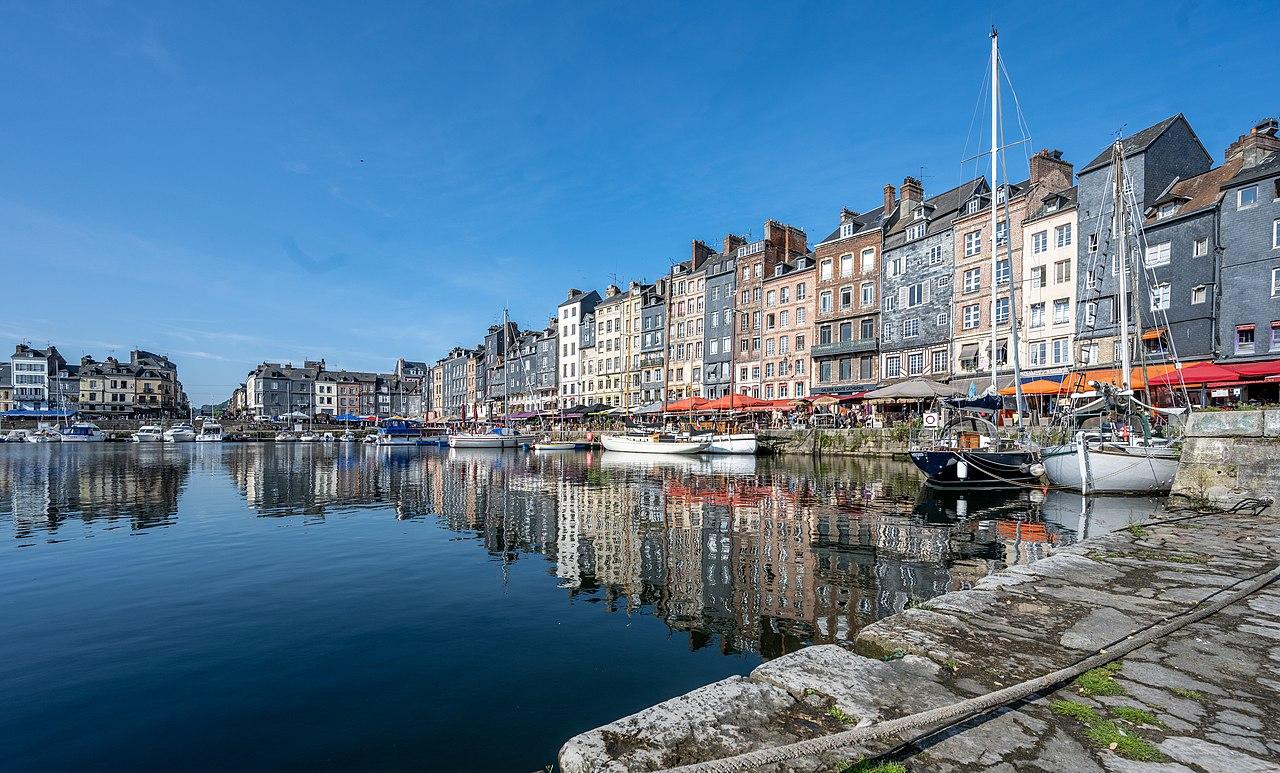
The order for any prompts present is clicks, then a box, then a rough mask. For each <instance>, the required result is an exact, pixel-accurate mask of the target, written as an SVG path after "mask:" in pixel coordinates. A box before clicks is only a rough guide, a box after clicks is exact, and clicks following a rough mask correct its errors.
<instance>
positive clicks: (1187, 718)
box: [560, 514, 1280, 773]
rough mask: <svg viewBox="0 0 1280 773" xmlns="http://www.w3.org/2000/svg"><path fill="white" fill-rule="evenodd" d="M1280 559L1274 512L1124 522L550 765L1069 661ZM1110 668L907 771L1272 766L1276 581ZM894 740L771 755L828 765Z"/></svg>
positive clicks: (879, 716) (659, 762)
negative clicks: (850, 644) (851, 646)
mask: <svg viewBox="0 0 1280 773" xmlns="http://www.w3.org/2000/svg"><path fill="white" fill-rule="evenodd" d="M1277 563H1280V518H1278V517H1276V516H1274V515H1266V514H1264V515H1262V516H1256V517H1255V516H1239V515H1214V516H1204V517H1199V518H1195V519H1192V520H1188V521H1183V522H1181V523H1169V524H1160V525H1154V524H1148V525H1144V526H1140V527H1131V528H1130V529H1128V530H1124V531H1119V532H1115V533H1112V534H1108V535H1104V536H1101V537H1098V538H1094V539H1090V540H1087V541H1085V542H1082V543H1080V544H1078V545H1074V546H1072V547H1070V548H1067V549H1066V550H1064V551H1062V552H1060V553H1058V554H1055V555H1053V556H1050V557H1048V558H1046V559H1043V560H1041V561H1039V562H1036V563H1034V564H1031V565H1029V566H1020V567H1015V568H1012V569H1008V570H1006V571H1004V572H1001V573H999V574H996V575H993V576H991V577H989V578H986V579H984V580H982V581H980V582H979V583H977V584H976V586H975V587H974V588H973V589H972V590H967V591H959V592H955V593H949V594H946V595H943V596H940V597H938V598H936V599H933V600H931V601H930V602H927V603H926V604H923V605H921V606H920V607H916V608H912V609H908V610H906V611H905V612H903V613H902V614H899V615H895V616H893V617H890V618H886V619H885V620H882V621H879V622H877V623H875V624H873V625H871V626H868V627H867V628H866V629H864V630H863V631H862V632H861V633H860V634H859V636H858V639H857V642H856V645H855V647H856V649H857V653H853V652H849V651H847V650H844V649H842V648H840V647H837V646H834V645H827V646H821V647H810V648H806V649H804V650H801V651H799V652H796V653H792V654H790V655H786V656H783V657H781V658H777V659H775V660H772V661H770V662H768V663H765V664H763V665H761V666H759V667H758V668H756V669H755V670H754V671H753V672H752V673H751V674H750V676H748V677H739V678H735V679H730V680H725V681H723V682H718V683H716V684H714V685H709V686H707V687H703V688H701V689H699V690H695V691H694V692H692V693H689V694H688V695H685V696H680V697H678V698H675V699H672V700H670V701H666V702H664V703H662V704H659V705H658V706H655V707H652V708H650V709H646V710H644V711H641V712H639V713H637V714H634V715H632V716H630V717H626V718H624V719H621V720H618V721H617V722H613V723H611V724H609V725H605V726H604V727H601V728H597V729H596V730H592V731H590V732H587V733H584V734H582V735H579V736H577V737H575V738H573V739H571V740H570V741H569V742H568V743H566V744H565V746H564V748H563V749H562V751H561V755H560V763H561V766H562V767H563V769H564V770H565V771H569V772H571V773H577V772H578V771H589V770H591V771H606V770H632V771H649V770H659V769H662V768H664V767H670V766H671V765H675V764H684V763H688V762H694V761H699V760H706V759H714V758H717V757H721V756H726V755H728V754H731V753H741V752H744V751H749V750H752V749H758V748H763V747H768V746H775V745H778V744H781V743H787V742H790V741H796V740H801V739H803V738H810V737H813V736H815V735H821V734H826V733H831V732H835V731H838V730H842V729H847V728H849V727H852V726H855V725H857V724H865V723H870V722H874V721H879V720H883V719H888V718H894V717H899V716H903V715H906V714H912V713H915V712H918V711H923V710H925V709H928V708H932V707H935V706H939V705H945V704H948V703H953V702H955V701H957V700H960V699H962V698H964V697H968V696H972V695H978V694H983V693H986V692H989V691H991V690H994V689H998V688H1000V687H1005V686H1008V685H1011V684H1014V683H1017V682H1020V681H1023V680H1025V679H1030V678H1033V677H1036V676H1039V675H1041V674H1044V673H1047V672H1050V671H1053V670H1056V669H1058V668H1061V667H1064V666H1066V665H1069V664H1070V663H1072V662H1075V661H1077V660H1078V659H1080V658H1081V657H1084V656H1085V655H1087V654H1090V653H1092V652H1093V651H1094V650H1095V649H1097V648H1099V647H1102V646H1104V645H1106V644H1108V643H1110V642H1111V641H1115V640H1117V639H1120V638H1122V637H1124V636H1127V635H1129V634H1131V633H1134V632H1137V631H1139V630H1141V629H1145V628H1146V627H1149V626H1151V625H1153V624H1155V623H1157V622H1159V621H1161V620H1162V619H1164V618H1165V617H1166V616H1170V615H1176V614H1178V613H1180V612H1182V611H1185V610H1187V609H1189V608H1191V607H1193V606H1194V605H1195V604H1196V603H1198V602H1199V601H1201V600H1202V599H1204V598H1205V597H1207V596H1208V595H1210V594H1212V593H1214V592H1216V591H1218V590H1220V589H1221V588H1223V587H1225V586H1229V585H1230V584H1232V583H1234V582H1236V581H1239V580H1242V579H1245V578H1248V577H1250V576H1252V575H1255V574H1257V573H1259V572H1262V571H1266V570H1268V569H1270V568H1272V567H1274V566H1275V565H1276V564H1277ZM1105 678H1106V679H1107V680H1109V682H1108V685H1109V687H1108V690H1109V691H1114V693H1113V694H1105V695H1100V694H1089V693H1088V692H1087V691H1082V688H1081V687H1080V686H1079V685H1071V686H1067V687H1064V688H1062V689H1060V690H1058V691H1057V692H1055V693H1054V694H1052V695H1046V696H1043V697H1040V698H1037V699H1036V700H1033V701H1029V702H1026V703H1023V704H1020V705H1018V706H1016V707H1012V708H1007V709H1004V710H1001V711H1000V712H996V713H994V714H993V715H990V716H986V717H982V718H978V719H975V720H973V721H971V722H969V723H966V724H965V725H961V726H958V727H956V728H951V729H949V730H947V731H945V732H944V733H941V734H938V735H936V736H934V737H931V738H928V739H924V740H923V741H921V742H919V743H918V745H917V746H916V747H912V748H911V750H910V751H909V753H907V754H906V755H905V760H904V761H905V762H906V764H907V766H908V768H909V769H910V770H912V771H916V770H922V771H923V770H936V771H959V770H974V769H991V770H1001V769H1004V770H1055V771H1057V770H1082V771H1094V770H1096V771H1136V770H1144V771H1145V770H1149V771H1178V770H1192V771H1216V770H1280V712H1276V711H1274V710H1272V709H1273V707H1275V706H1277V705H1280V588H1277V587H1276V586H1271V587H1269V588H1267V589H1265V590H1264V591H1263V592H1261V593H1259V594H1256V595H1255V596H1253V597H1251V598H1250V599H1249V600H1248V601H1247V602H1245V603H1240V604H1237V605H1233V606H1232V607H1229V608H1227V609H1226V610H1224V611H1223V612H1221V613H1219V614H1218V615H1215V616H1214V617H1211V618H1209V619H1207V620H1205V621H1202V622H1200V623H1197V624H1194V625H1191V626H1188V627H1187V628H1184V629H1182V630H1181V631H1179V632H1178V633H1176V634H1174V635H1172V636H1170V637H1168V638H1166V639H1165V640H1163V641H1161V642H1157V643H1155V644H1153V645H1149V646H1147V647H1144V648H1142V649H1139V650H1137V651H1135V652H1133V653H1131V654H1130V655H1129V656H1127V657H1126V658H1125V659H1124V660H1123V661H1122V662H1121V663H1120V664H1119V666H1118V668H1117V670H1116V672H1115V673H1113V674H1109V675H1107V676H1106V677H1105ZM1137 712H1146V713H1145V714H1143V713H1137ZM1081 717H1083V719H1082V718H1081ZM1148 720H1150V721H1151V722H1154V724H1151V723H1150V722H1149V721H1148ZM1099 739H1101V740H1099ZM1117 740H1118V741H1119V743H1117V748H1116V749H1112V748H1109V747H1110V743H1112V742H1116V741H1117ZM1103 741H1105V742H1103ZM1121 744H1123V747H1121ZM896 745H897V744H896V742H895V740H893V739H887V740H885V741H884V742H882V743H881V745H879V746H877V747H875V748H862V749H847V750H842V751H841V752H840V753H839V754H833V755H828V756H827V757H825V758H823V759H807V760H798V761H796V762H794V763H790V764H788V765H785V766H778V767H777V768H776V769H778V770H841V769H843V768H844V767H846V766H847V765H848V764H849V763H850V762H851V761H852V760H856V759H858V758H859V757H861V756H863V755H868V754H878V753H881V752H884V751H886V750H888V749H890V748H892V747H894V746H896ZM1126 755H1128V757H1130V758H1127V757H1126ZM1131 757H1137V758H1138V759H1131Z"/></svg>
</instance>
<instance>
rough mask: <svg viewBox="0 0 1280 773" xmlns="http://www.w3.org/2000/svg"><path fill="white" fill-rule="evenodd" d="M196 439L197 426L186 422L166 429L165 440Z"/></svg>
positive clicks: (185, 441)
mask: <svg viewBox="0 0 1280 773" xmlns="http://www.w3.org/2000/svg"><path fill="white" fill-rule="evenodd" d="M195 439H196V428H195V427H193V426H191V425H190V424H188V423H186V422H180V423H178V424H174V425H173V426H172V427H170V428H169V429H167V430H165V431H164V442H166V443H194V442H195Z"/></svg>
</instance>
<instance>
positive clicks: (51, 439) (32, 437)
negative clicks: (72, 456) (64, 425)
mask: <svg viewBox="0 0 1280 773" xmlns="http://www.w3.org/2000/svg"><path fill="white" fill-rule="evenodd" d="M59 440H62V435H61V434H59V433H58V431H57V430H56V429H54V428H53V427H41V428H40V429H38V430H36V431H35V432H32V433H30V434H29V435H27V442H28V443H56V442H58V441H59Z"/></svg>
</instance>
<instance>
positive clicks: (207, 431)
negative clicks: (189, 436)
mask: <svg viewBox="0 0 1280 773" xmlns="http://www.w3.org/2000/svg"><path fill="white" fill-rule="evenodd" d="M196 442H197V443H221V442H222V425H221V424H219V423H217V422H216V421H206V422H205V423H204V424H201V425H200V434H199V435H196Z"/></svg>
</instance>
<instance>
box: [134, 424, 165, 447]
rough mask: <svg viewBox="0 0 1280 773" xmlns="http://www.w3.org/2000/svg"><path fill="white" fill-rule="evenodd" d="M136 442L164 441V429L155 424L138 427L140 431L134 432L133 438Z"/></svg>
mask: <svg viewBox="0 0 1280 773" xmlns="http://www.w3.org/2000/svg"><path fill="white" fill-rule="evenodd" d="M131 439H132V440H133V442H135V443H163V442H164V430H162V429H160V428H159V427H157V426H156V425H154V424H147V425H144V426H141V427H138V431H137V432H135V433H133V438H131Z"/></svg>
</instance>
